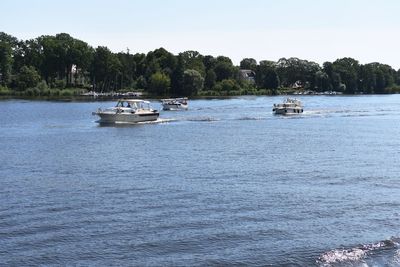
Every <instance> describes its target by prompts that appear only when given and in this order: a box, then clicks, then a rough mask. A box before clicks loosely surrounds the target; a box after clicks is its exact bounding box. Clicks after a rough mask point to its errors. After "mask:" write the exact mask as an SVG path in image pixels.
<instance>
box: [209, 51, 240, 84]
mask: <svg viewBox="0 0 400 267" xmlns="http://www.w3.org/2000/svg"><path fill="white" fill-rule="evenodd" d="M214 72H215V74H216V75H217V81H222V80H228V79H232V78H233V76H234V73H235V68H234V66H233V64H232V61H231V60H230V58H228V57H224V56H219V57H217V62H216V64H215V68H214Z"/></svg>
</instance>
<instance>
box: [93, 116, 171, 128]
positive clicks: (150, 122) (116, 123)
mask: <svg viewBox="0 0 400 267" xmlns="http://www.w3.org/2000/svg"><path fill="white" fill-rule="evenodd" d="M173 121H177V120H176V119H162V118H158V119H157V120H155V121H141V122H115V123H106V122H100V121H96V122H97V123H99V126H102V127H104V126H105V127H107V126H114V127H123V126H133V125H144V124H159V123H168V122H173Z"/></svg>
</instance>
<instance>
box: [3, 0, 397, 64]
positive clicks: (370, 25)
mask: <svg viewBox="0 0 400 267" xmlns="http://www.w3.org/2000/svg"><path fill="white" fill-rule="evenodd" d="M0 8H1V15H0V31H4V32H6V33H8V34H11V35H13V36H16V37H18V38H20V39H30V38H35V37H38V36H40V35H44V34H52V35H53V34H56V33H60V32H66V33H69V34H71V35H72V36H73V37H75V38H78V39H81V40H83V41H86V42H88V43H89V44H90V45H92V46H94V47H96V46H98V45H104V46H107V47H109V48H110V49H111V50H112V51H114V52H119V51H126V48H129V49H130V51H131V53H136V52H143V53H147V52H148V51H150V50H154V49H156V48H159V47H164V48H166V49H167V50H169V51H171V52H172V53H174V54H176V53H178V52H183V51H185V50H197V51H199V52H200V53H202V54H210V55H213V56H218V55H225V56H228V57H230V58H231V59H232V60H233V61H234V63H236V64H238V63H239V62H240V60H241V59H242V58H245V57H253V58H255V59H256V60H257V61H260V60H263V59H268V60H278V59H279V58H281V57H299V58H302V59H307V60H312V61H316V62H318V63H320V64H321V63H323V62H324V61H333V60H335V59H337V58H341V57H353V58H355V59H357V60H359V61H360V62H361V63H369V62H375V61H378V62H381V63H386V64H389V65H391V66H392V67H394V68H396V69H398V68H400V53H399V52H400V45H399V44H400V37H399V36H400V15H399V14H400V1H396V0H380V1H378V0H371V1H368V0H364V1H361V0H333V1H327V0H326V1H325V0H319V1H318V0H301V1H300V0H299V1H295V0H252V1H238V0H202V1H190V0H169V1H168V0H159V1H156V0H140V1H138V0H131V1H128V0H109V1H104V0H98V1H94V0H69V1H68V0H67V1H57V0H1V1H0Z"/></svg>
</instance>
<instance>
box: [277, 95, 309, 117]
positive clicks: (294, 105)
mask: <svg viewBox="0 0 400 267" xmlns="http://www.w3.org/2000/svg"><path fill="white" fill-rule="evenodd" d="M272 111H273V112H274V114H277V115H278V114H281V115H293V114H300V113H303V105H302V103H301V101H300V100H298V99H293V98H287V99H285V100H284V101H283V103H280V104H274V108H273V109H272Z"/></svg>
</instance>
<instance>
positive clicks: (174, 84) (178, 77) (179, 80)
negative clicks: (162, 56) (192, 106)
mask: <svg viewBox="0 0 400 267" xmlns="http://www.w3.org/2000/svg"><path fill="white" fill-rule="evenodd" d="M184 72H185V69H184V66H183V58H182V56H177V65H176V67H175V69H174V71H173V72H172V74H171V91H170V92H171V95H173V96H183V95H184V94H185V92H184V84H183V83H184V81H183V79H184V78H183V76H184Z"/></svg>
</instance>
